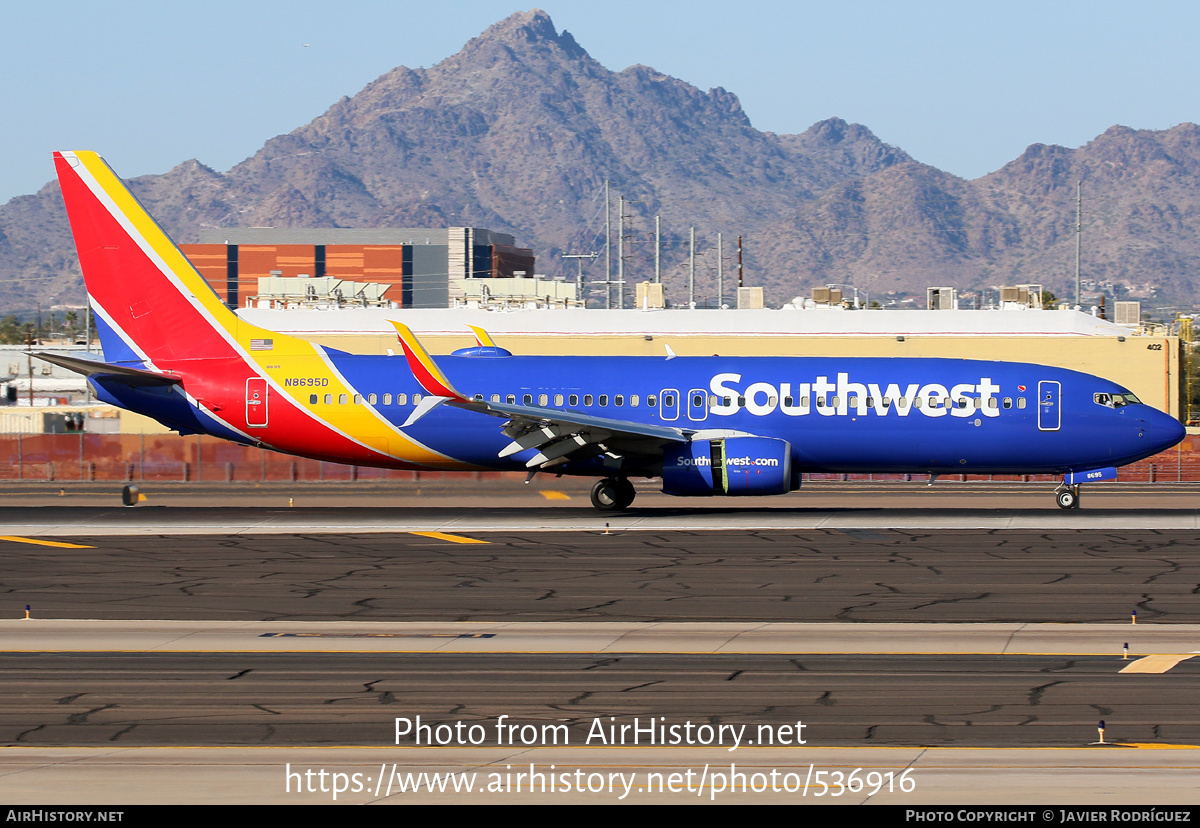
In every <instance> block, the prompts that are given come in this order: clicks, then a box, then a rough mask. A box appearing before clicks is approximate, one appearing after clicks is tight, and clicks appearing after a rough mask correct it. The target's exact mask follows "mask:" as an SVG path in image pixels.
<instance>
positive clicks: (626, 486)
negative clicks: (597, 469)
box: [592, 477, 637, 512]
mask: <svg viewBox="0 0 1200 828" xmlns="http://www.w3.org/2000/svg"><path fill="white" fill-rule="evenodd" d="M636 496H637V491H636V490H635V489H634V488H633V484H632V483H630V482H629V481H628V480H627V479H625V478H624V477H606V478H604V479H603V480H597V481H596V485H595V486H592V505H593V506H595V507H596V508H597V509H598V510H599V511H601V512H619V511H622V510H624V509H628V508H629V506H630V504H631V503H633V498H634V497H636Z"/></svg>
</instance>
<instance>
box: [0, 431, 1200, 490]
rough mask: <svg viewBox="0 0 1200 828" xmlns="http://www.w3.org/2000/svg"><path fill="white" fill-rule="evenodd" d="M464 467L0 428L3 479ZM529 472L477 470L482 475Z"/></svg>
mask: <svg viewBox="0 0 1200 828" xmlns="http://www.w3.org/2000/svg"><path fill="white" fill-rule="evenodd" d="M461 474H462V472H442V471H408V470H399V469H378V468H373V467H370V466H348V465H343V464H341V463H326V462H322V461H320V460H309V459H306V458H301V457H292V456H290V455H286V454H279V453H277V452H273V451H269V450H266V449H259V448H254V447H251V446H242V445H238V444H236V443H230V442H228V441H226V440H221V439H218V438H216V437H208V436H199V435H197V436H190V437H181V436H178V435H174V434H86V433H81V434H4V435H0V481H28V482H68V481H93V480H96V481H124V482H137V481H175V482H183V483H188V482H214V483H215V482H234V481H241V482H264V483H265V482H280V483H282V482H309V483H312V482H319V481H355V480H380V481H386V480H393V481H412V480H439V479H446V480H453V479H455V478H457V477H459V476H460V475H461ZM514 475H515V476H520V477H523V476H524V475H523V474H522V473H519V472H507V473H506V472H475V473H473V476H474V477H475V478H476V479H499V478H503V477H509V476H514ZM804 479H805V480H814V481H818V480H825V481H837V480H846V481H879V482H884V481H905V480H913V481H923V480H925V479H926V478H925V477H924V475H903V474H806V475H805V476H804ZM1054 479H1055V477H1054V476H1053V475H964V474H947V475H943V476H942V477H941V478H940V480H941V481H956V480H959V481H979V480H995V481H1016V482H1020V481H1048V480H1054ZM1117 479H1118V480H1119V481H1122V482H1127V483H1128V482H1133V483H1174V482H1179V483H1189V482H1190V483H1195V482H1200V435H1198V436H1194V437H1193V436H1189V437H1188V438H1186V439H1185V440H1184V441H1183V442H1182V443H1181V444H1180V445H1178V446H1176V447H1175V448H1173V449H1170V450H1168V451H1165V452H1163V453H1161V454H1157V455H1155V456H1153V457H1150V458H1147V459H1146V460H1143V461H1141V462H1139V463H1134V464H1132V465H1129V466H1125V467H1123V468H1122V469H1120V470H1119V473H1118V477H1117Z"/></svg>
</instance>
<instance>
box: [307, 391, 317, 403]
mask: <svg viewBox="0 0 1200 828" xmlns="http://www.w3.org/2000/svg"><path fill="white" fill-rule="evenodd" d="M308 404H309V405H316V404H317V395H316V394H309V395H308Z"/></svg>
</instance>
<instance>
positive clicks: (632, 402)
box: [629, 394, 638, 408]
mask: <svg viewBox="0 0 1200 828" xmlns="http://www.w3.org/2000/svg"><path fill="white" fill-rule="evenodd" d="M629 407H630V408H637V407H638V395H637V394H630V395H629Z"/></svg>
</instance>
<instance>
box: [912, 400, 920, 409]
mask: <svg viewBox="0 0 1200 828" xmlns="http://www.w3.org/2000/svg"><path fill="white" fill-rule="evenodd" d="M920 407H921V398H920V397H913V408H920Z"/></svg>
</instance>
